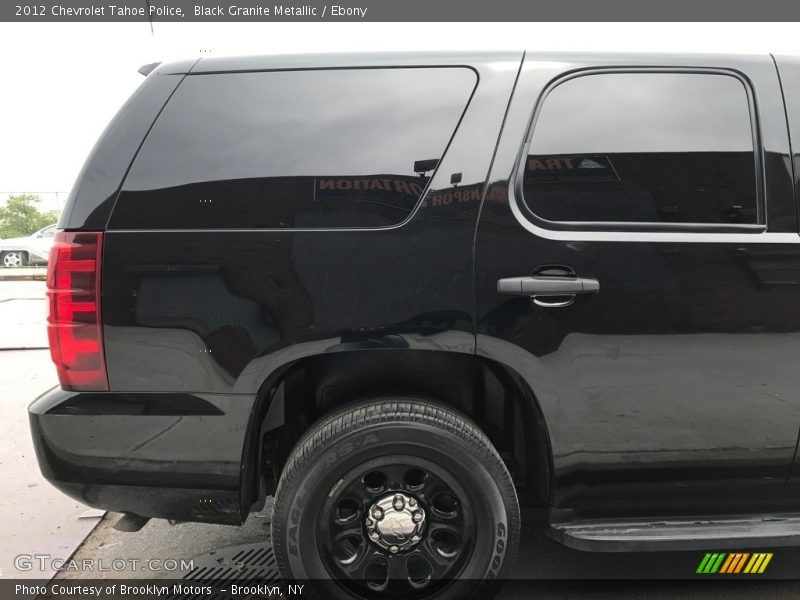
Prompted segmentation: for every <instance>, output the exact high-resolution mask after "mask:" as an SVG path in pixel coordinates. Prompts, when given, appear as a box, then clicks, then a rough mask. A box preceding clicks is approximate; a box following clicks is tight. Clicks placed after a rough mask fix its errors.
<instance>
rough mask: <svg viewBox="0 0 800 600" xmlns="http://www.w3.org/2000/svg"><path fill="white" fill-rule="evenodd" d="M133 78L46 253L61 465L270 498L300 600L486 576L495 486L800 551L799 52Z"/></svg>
mask: <svg viewBox="0 0 800 600" xmlns="http://www.w3.org/2000/svg"><path fill="white" fill-rule="evenodd" d="M144 70H145V72H147V71H151V72H149V74H148V75H147V78H146V79H145V81H144V83H143V84H142V86H141V87H140V88H139V90H138V91H137V92H136V93H135V94H134V95H133V97H132V98H131V99H130V100H129V101H128V103H127V104H126V105H125V106H124V107H123V108H122V109H121V111H120V113H119V114H118V115H117V117H116V118H115V119H114V120H113V121H112V123H111V124H110V125H109V127H108V129H107V130H106V131H105V133H104V134H103V135H102V137H101V139H100V141H99V142H98V143H97V146H96V147H95V149H94V150H93V151H92V154H91V156H90V157H89V159H88V161H87V163H86V166H85V167H84V169H83V171H82V173H81V174H80V176H79V177H78V180H77V183H76V184H75V187H74V189H73V191H72V194H71V196H70V198H69V201H68V203H67V207H66V209H65V211H64V213H63V215H62V217H61V220H60V222H59V228H60V229H59V232H58V233H57V234H56V243H55V245H54V248H53V251H52V254H51V258H50V263H49V265H50V266H49V275H48V295H49V304H50V315H49V334H50V344H51V350H52V356H53V360H54V361H55V363H56V367H57V369H58V374H59V377H60V381H61V386H60V387H59V388H56V389H53V390H51V391H49V392H47V393H46V394H44V395H43V396H41V397H40V398H38V399H37V400H36V401H35V402H34V403H33V404H32V405H31V407H30V419H31V427H32V430H33V436H34V439H35V443H36V448H37V453H38V458H39V463H40V465H41V468H42V471H43V473H44V475H45V476H46V477H47V478H48V479H49V480H50V481H51V482H52V483H53V484H54V485H55V486H57V487H58V488H59V489H61V490H63V491H64V492H65V493H67V494H69V495H70V496H72V497H74V498H76V499H78V500H80V501H81V502H83V503H85V504H88V505H91V506H96V507H100V508H104V509H108V510H112V511H118V512H121V513H126V514H128V515H135V516H139V517H160V518H167V519H175V520H185V521H206V522H213V523H229V524H241V523H242V522H243V521H244V520H245V519H246V518H247V516H248V514H249V513H250V512H252V511H254V510H256V509H258V508H259V507H260V506H262V504H263V502H264V499H265V498H266V497H267V496H269V495H274V497H275V508H274V516H273V520H272V537H273V543H274V548H275V555H276V557H277V560H278V563H279V566H280V568H281V571H282V574H283V576H284V577H286V578H287V579H291V580H298V581H308V582H309V583H310V587H311V588H312V591H313V592H314V593H316V595H317V596H319V597H324V598H333V597H336V598H351V597H356V598H364V597H366V598H372V597H383V596H393V597H403V598H430V597H435V598H466V597H469V596H472V595H480V594H483V595H488V594H490V593H491V590H492V589H494V585H495V584H493V583H485V584H483V583H482V584H480V585H476V580H480V581H481V582H484V581H492V580H494V581H495V582H496V581H498V580H501V579H502V578H503V576H504V575H505V574H506V573H507V569H508V568H509V566H510V563H511V562H512V560H513V559H514V555H515V552H516V548H517V545H518V541H519V537H520V506H534V505H538V506H541V507H545V509H546V512H547V515H548V517H549V519H548V520H549V522H548V529H549V532H550V534H551V535H552V536H554V537H555V538H557V539H558V540H560V541H561V542H563V543H564V544H567V545H569V546H573V547H576V548H582V549H587V550H598V551H620V550H628V549H636V550H650V549H658V550H660V549H678V548H681V549H690V548H697V549H700V548H713V549H720V548H728V547H736V546H737V545H740V546H741V545H745V547H756V546H757V545H759V544H761V545H764V544H768V545H772V546H775V545H780V544H795V543H797V541H798V539H799V538H800V484H799V483H798V482H799V481H800V462H799V461H798V460H796V455H797V451H796V450H797V442H798V428H799V427H800V395H799V394H798V377H797V371H796V370H795V369H797V363H796V360H797V357H798V354H799V353H800V352H799V351H800V309H798V307H800V236H799V235H798V218H797V190H798V187H799V186H798V179H797V178H798V172H800V160H799V158H798V154H796V153H795V154H794V155H793V154H792V146H791V142H792V141H793V140H794V142H795V144H800V61H798V60H795V59H789V58H786V59H784V58H780V57H778V58H776V57H771V56H752V57H736V56H724V57H720V56H679V55H672V56H670V55H664V56H658V55H647V56H630V55H627V56H604V55H594V56H584V55H560V54H554V55H531V54H527V55H524V54H522V53H487V54H441V55H428V54H405V55H400V54H398V55H395V54H391V55H382V56H355V57H354V56H324V57H314V56H293V57H247V58H217V59H203V60H199V61H187V62H182V63H173V64H167V65H157V66H153V65H150V66H149V67H148V68H147V69H144ZM795 152H797V149H796V148H795ZM130 518H132V519H135V517H130ZM306 592H307V593H308V590H306Z"/></svg>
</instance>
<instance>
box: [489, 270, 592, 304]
mask: <svg viewBox="0 0 800 600" xmlns="http://www.w3.org/2000/svg"><path fill="white" fill-rule="evenodd" d="M599 291H600V282H599V281H597V279H592V278H591V277H552V276H541V275H538V276H530V277H508V278H506V279H500V280H499V281H498V282H497V292H498V293H500V294H505V295H507V296H530V297H531V298H533V301H534V303H536V304H537V305H538V306H543V307H550V308H558V307H561V306H569V305H570V304H572V303H573V302H574V301H575V296H576V295H577V294H595V293H597V292H599ZM553 296H560V297H565V296H569V298H566V299H564V300H560V301H556V302H546V301H540V300H537V299H538V298H547V297H553Z"/></svg>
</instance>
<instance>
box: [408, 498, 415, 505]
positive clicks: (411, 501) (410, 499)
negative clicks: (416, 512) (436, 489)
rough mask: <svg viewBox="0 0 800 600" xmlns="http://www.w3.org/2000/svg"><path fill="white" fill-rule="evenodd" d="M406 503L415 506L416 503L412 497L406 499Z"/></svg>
mask: <svg viewBox="0 0 800 600" xmlns="http://www.w3.org/2000/svg"><path fill="white" fill-rule="evenodd" d="M408 505H409V506H416V505H417V501H416V500H414V498H409V499H408Z"/></svg>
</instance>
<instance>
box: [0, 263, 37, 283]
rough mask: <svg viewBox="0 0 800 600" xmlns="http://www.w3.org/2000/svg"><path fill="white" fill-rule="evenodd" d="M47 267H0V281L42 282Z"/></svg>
mask: <svg viewBox="0 0 800 600" xmlns="http://www.w3.org/2000/svg"><path fill="white" fill-rule="evenodd" d="M46 277H47V267H41V266H40V267H12V268H7V267H0V281H32V280H33V281H44V280H45V278H46Z"/></svg>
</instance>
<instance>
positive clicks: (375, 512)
mask: <svg viewBox="0 0 800 600" xmlns="http://www.w3.org/2000/svg"><path fill="white" fill-rule="evenodd" d="M372 516H373V518H374V519H375V520H376V521H380V520H381V519H382V518H383V509H382V508H381V507H380V506H376V507H375V508H373V509H372Z"/></svg>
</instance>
